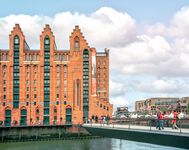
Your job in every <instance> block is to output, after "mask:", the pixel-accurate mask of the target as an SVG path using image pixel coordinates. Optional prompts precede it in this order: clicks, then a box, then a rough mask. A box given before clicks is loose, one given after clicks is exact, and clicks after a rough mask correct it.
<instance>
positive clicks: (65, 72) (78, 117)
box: [0, 24, 113, 126]
mask: <svg viewBox="0 0 189 150" xmlns="http://www.w3.org/2000/svg"><path fill="white" fill-rule="evenodd" d="M1 32H2V31H1ZM16 36H17V37H18V41H17V40H16V39H15V37H16ZM69 39H70V49H69V50H57V48H56V43H55V37H54V35H53V32H52V31H51V28H50V26H49V25H46V26H45V28H44V30H43V32H42V34H41V36H40V49H39V50H30V48H29V46H28V45H27V43H26V41H25V36H24V34H23V32H22V30H21V28H20V26H19V25H18V24H16V25H15V27H14V28H13V31H12V32H11V34H10V36H9V40H10V41H9V42H10V48H9V50H0V122H1V125H8V126H9V125H11V126H15V125H22V124H23V125H37V124H44V118H45V117H46V123H47V124H51V125H52V124H66V123H72V124H78V123H83V120H84V119H85V118H91V116H92V115H97V116H98V117H101V116H102V115H109V116H110V117H111V116H112V107H113V106H112V105H111V104H110V103H109V50H107V49H105V52H96V49H95V48H91V47H90V46H89V45H88V43H87V41H86V40H85V37H84V36H83V34H82V32H81V31H80V29H79V27H78V26H75V29H74V30H73V32H72V33H71V36H70V37H69ZM48 41H49V43H48ZM17 42H19V44H18V43H17ZM45 43H46V44H47V45H45ZM17 49H18V50H19V51H17ZM85 52H86V54H85ZM16 55H18V57H16ZM94 63H95V64H94ZM85 67H86V68H85ZM16 98H19V99H18V100H16ZM84 99H85V100H84ZM84 111H85V115H84ZM84 117H85V118H84Z"/></svg>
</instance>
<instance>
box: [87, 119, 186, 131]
mask: <svg viewBox="0 0 189 150" xmlns="http://www.w3.org/2000/svg"><path fill="white" fill-rule="evenodd" d="M173 120H175V121H176V126H177V127H178V128H177V129H175V130H174V131H177V132H185V131H186V130H188V129H189V118H182V119H173V118H166V119H161V120H160V119H155V118H124V119H115V118H114V119H110V120H105V119H104V120H101V119H99V120H98V121H97V120H92V119H90V122H89V124H90V125H91V126H100V127H104V126H106V127H110V128H127V129H144V130H150V131H152V130H159V129H161V130H166V131H173V122H174V121H173ZM174 127H175V126H174ZM188 132H189V130H188Z"/></svg>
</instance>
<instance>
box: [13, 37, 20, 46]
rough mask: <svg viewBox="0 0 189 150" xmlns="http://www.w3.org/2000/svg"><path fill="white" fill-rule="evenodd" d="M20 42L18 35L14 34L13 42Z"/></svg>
mask: <svg viewBox="0 0 189 150" xmlns="http://www.w3.org/2000/svg"><path fill="white" fill-rule="evenodd" d="M19 43H20V39H19V36H18V35H16V36H15V37H14V44H17V45H18V44H19Z"/></svg>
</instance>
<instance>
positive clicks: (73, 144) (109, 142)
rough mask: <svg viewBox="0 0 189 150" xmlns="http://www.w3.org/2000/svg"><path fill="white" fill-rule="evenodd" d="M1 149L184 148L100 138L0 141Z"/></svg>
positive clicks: (130, 149)
mask: <svg viewBox="0 0 189 150" xmlns="http://www.w3.org/2000/svg"><path fill="white" fill-rule="evenodd" d="M0 150H183V149H180V148H174V147H167V146H160V145H154V144H146V143H140V142H134V141H127V140H120V139H110V138H98V139H82V140H62V141H61V140H60V141H39V142H38V141H36V142H15V143H0Z"/></svg>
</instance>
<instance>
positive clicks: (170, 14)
mask: <svg viewBox="0 0 189 150" xmlns="http://www.w3.org/2000/svg"><path fill="white" fill-rule="evenodd" d="M10 2H11V1H10V0H6V2H1V10H0V48H2V49H8V35H9V33H10V31H11V30H12V28H13V26H14V24H15V23H19V24H20V25H21V28H22V30H23V32H24V34H25V36H26V40H27V43H28V44H29V45H30V48H31V49H39V35H40V34H41V31H42V29H43V27H44V25H45V24H50V25H51V28H52V30H53V32H54V35H55V37H56V44H57V47H58V49H69V47H68V46H69V43H68V40H69V35H70V33H71V32H72V29H73V28H74V26H75V25H79V26H80V28H81V30H82V32H83V34H84V35H85V37H86V39H87V41H88V43H89V45H90V46H91V47H96V48H97V50H98V51H103V50H104V48H109V49H110V70H111V71H110V95H111V97H110V98H111V102H112V103H113V104H114V106H122V105H126V106H129V108H130V110H133V109H134V101H135V100H139V99H145V98H150V97H156V96H158V97H164V96H169V97H173V96H176V97H182V96H189V1H188V0H171V1H168V0H167V1H165V0H158V1H156V2H155V1H152V0H140V1H139V0H132V1H131V0H116V1H115V0H114V1H113V0H92V1H89V0H74V1H73V2H70V1H68V0H55V1H52V0H40V2H39V0H28V1H24V0H15V1H12V2H11V3H10Z"/></svg>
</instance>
